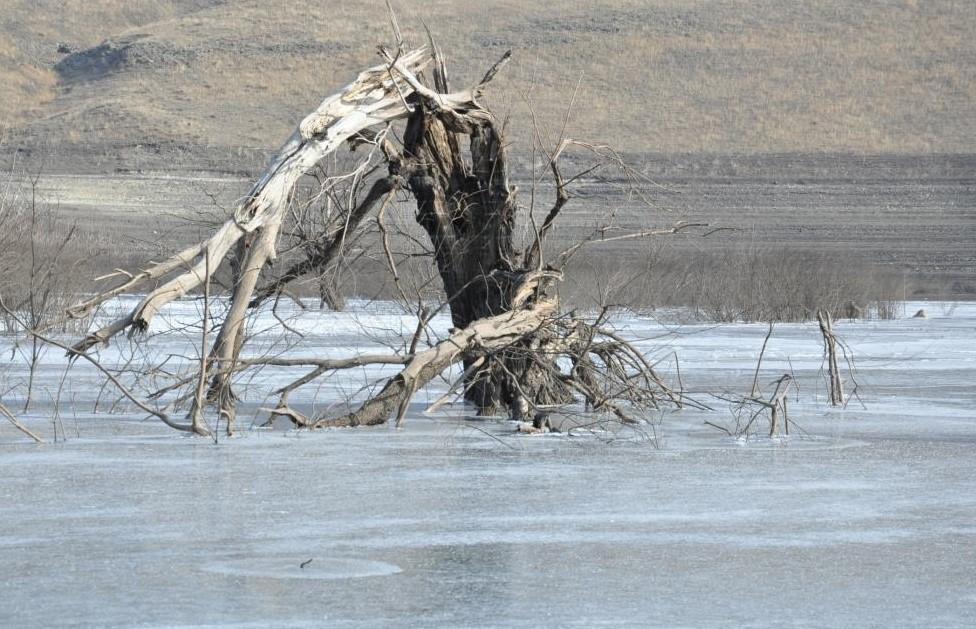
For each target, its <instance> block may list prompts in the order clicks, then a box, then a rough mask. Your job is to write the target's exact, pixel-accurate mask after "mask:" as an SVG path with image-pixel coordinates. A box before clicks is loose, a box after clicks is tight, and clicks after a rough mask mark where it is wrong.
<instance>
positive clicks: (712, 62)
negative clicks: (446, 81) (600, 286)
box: [0, 0, 976, 153]
mask: <svg viewBox="0 0 976 629" xmlns="http://www.w3.org/2000/svg"><path fill="white" fill-rule="evenodd" d="M7 4H8V6H7V7H6V8H5V12H4V13H5V15H4V17H3V18H0V19H2V22H0V29H2V32H4V34H7V35H9V36H10V39H9V41H10V42H12V43H10V44H7V45H5V46H4V49H2V50H0V79H6V82H7V83H8V84H9V85H12V88H11V89H10V90H8V92H7V94H8V95H7V96H5V97H4V98H5V100H4V104H5V105H6V109H5V110H4V111H5V112H6V116H7V118H8V119H10V120H12V121H14V122H16V123H17V124H19V125H28V126H29V129H27V132H28V133H29V134H32V135H33V136H37V135H42V136H48V137H50V136H63V135H64V134H66V132H67V130H68V128H72V129H73V131H74V135H73V137H74V141H75V142H78V143H86V142H100V143H104V142H122V143H124V142H129V143H133V144H135V143H140V142H145V141H147V140H153V141H173V142H177V143H184V144H190V145H216V146H218V147H235V146H241V145H243V146H260V147H274V146H276V145H277V144H278V143H279V142H280V141H281V139H282V138H283V137H284V136H285V135H287V132H288V131H289V129H290V128H291V125H292V124H293V123H294V122H295V120H296V119H297V118H298V117H300V116H301V115H302V114H303V112H305V111H307V110H308V109H309V107H310V106H311V105H312V104H314V103H316V102H317V101H318V100H319V99H320V98H321V97H322V96H323V95H324V94H325V93H326V92H327V91H328V90H329V89H330V88H331V87H334V86H335V85H337V84H341V83H344V82H346V81H347V80H348V79H349V78H350V77H351V76H352V74H353V73H354V72H355V71H356V70H357V69H358V68H360V67H362V66H363V65H364V64H366V63H367V62H369V61H371V60H372V52H371V51H372V49H373V45H374V44H375V43H377V42H379V41H381V40H383V39H385V38H386V36H387V33H386V31H387V27H386V17H385V9H384V6H383V3H382V2H380V1H379V0H371V1H368V2H358V1H356V2H353V1H351V0H343V1H338V2H330V3H328V4H327V5H318V4H315V3H307V2H297V1H294V0H288V1H284V2H274V3H268V2H263V1H258V0H245V1H238V2H227V3H220V2H210V1H207V0H141V1H134V2H130V1H126V2H122V1H121V0H92V1H87V2H82V1H81V0H72V1H70V2H53V1H51V2H47V1H41V2H39V1H38V0H12V1H10V2H8V3H7ZM401 4H403V3H401ZM401 14H402V16H401V17H402V22H403V24H404V27H405V30H406V32H407V35H408V36H409V37H410V39H411V40H414V41H419V40H421V39H422V35H421V33H422V30H421V25H420V19H426V20H427V21H428V22H429V23H430V24H431V26H432V29H433V30H434V32H435V34H436V35H437V36H438V37H439V39H440V41H441V43H442V44H443V47H444V48H445V49H446V50H447V51H448V52H449V54H450V56H451V57H452V67H453V68H454V76H455V78H456V80H457V81H458V82H460V81H470V80H472V79H473V78H475V77H476V76H479V75H480V72H481V71H482V70H483V68H484V67H486V66H487V65H489V64H490V63H491V62H492V61H493V60H494V59H495V58H496V57H497V56H498V55H500V54H501V53H502V52H503V51H504V50H506V49H507V48H513V49H514V50H515V60H514V62H513V64H512V65H511V67H510V68H509V69H508V70H507V71H506V73H505V76H504V77H503V80H502V81H500V82H499V86H498V88H497V89H496V90H495V91H494V95H493V98H494V101H495V102H494V103H493V106H494V107H495V108H496V110H499V111H504V110H506V109H512V110H522V111H524V109H525V107H526V104H525V102H524V100H523V96H524V95H527V96H528V98H529V99H531V102H532V103H533V106H534V107H535V108H536V110H537V113H538V114H539V118H540V119H541V120H544V121H557V120H561V119H562V115H563V113H564V111H565V109H566V107H567V105H568V101H569V100H570V94H571V92H572V90H573V87H574V86H575V85H576V83H577V80H580V94H579V96H578V98H577V106H576V110H575V112H574V115H573V118H572V122H571V133H572V134H574V135H576V136H578V137H587V138H599V139H601V140H606V141H609V142H611V143H613V144H614V145H616V146H617V147H619V148H621V149H623V150H629V151H638V152H643V151H657V152H716V153H730V152H732V153H749V152H821V151H835V152H869V153H883V152H899V153H929V152H944V153H953V152H973V151H974V150H976V125H974V124H972V120H976V44H974V43H973V38H972V36H971V35H972V33H973V32H976V12H974V11H972V8H971V6H970V5H969V3H966V2H951V1H935V2H917V3H916V2H901V3H893V2H861V3H849V2H846V1H841V0H825V1H822V2H817V3H796V2H791V1H789V0H768V1H764V2H751V3H731V2H703V1H701V2H678V1H677V0H654V1H649V2H646V1H639V2H638V1H628V0H612V1H609V2H595V3H588V4H585V5H583V4H580V3H578V2H575V1H571V0H553V1H551V2H546V3H514V2H499V1H490V2H486V1H483V0H477V1H476V0H457V1H454V2H443V1H441V2H428V3H424V5H423V6H413V5H410V6H407V5H405V4H403V6H402V7H401ZM133 35H144V37H141V38H139V39H137V40H134V41H132V42H131V43H130V45H129V48H127V49H126V51H125V52H124V54H122V60H121V61H120V63H119V64H118V65H117V67H113V68H111V69H110V70H109V71H108V72H106V73H104V74H103V75H100V76H98V77H97V78H95V77H94V74H93V75H92V78H93V80H84V74H83V73H82V74H80V75H78V76H75V77H74V78H70V80H69V78H67V77H65V76H64V73H62V77H61V78H62V85H61V86H60V87H58V88H57V89H56V90H55V87H54V86H53V84H52V83H51V80H52V77H53V76H55V74H56V73H55V64H56V63H57V62H59V61H61V60H62V56H60V55H57V54H56V52H55V49H56V44H57V42H59V41H64V42H66V43H68V44H69V45H71V46H72V47H73V48H74V49H75V50H81V51H83V50H85V49H90V48H92V47H95V46H97V45H98V44H99V43H101V42H102V41H103V40H107V39H111V40H113V41H116V42H119V41H122V40H124V39H125V38H127V37H132V36H133ZM25 68H29V69H27V70H25ZM62 69H63V67H62ZM12 78H13V79H14V80H11V79H12ZM69 88H70V89H69ZM516 118H521V116H516ZM526 132H527V129H526V128H525V127H524V126H523V127H515V128H514V129H513V130H512V133H513V136H515V137H516V139H518V136H519V135H524V134H525V133H526Z"/></svg>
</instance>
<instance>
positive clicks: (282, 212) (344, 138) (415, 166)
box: [69, 42, 689, 434]
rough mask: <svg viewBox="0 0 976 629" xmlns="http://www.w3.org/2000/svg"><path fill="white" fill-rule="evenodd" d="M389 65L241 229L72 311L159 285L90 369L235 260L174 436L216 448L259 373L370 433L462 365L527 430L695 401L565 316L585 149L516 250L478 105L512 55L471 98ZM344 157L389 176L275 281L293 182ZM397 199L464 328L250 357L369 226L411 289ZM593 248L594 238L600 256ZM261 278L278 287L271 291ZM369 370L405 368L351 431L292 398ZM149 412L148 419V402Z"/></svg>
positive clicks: (595, 330) (264, 191) (470, 380)
mask: <svg viewBox="0 0 976 629" xmlns="http://www.w3.org/2000/svg"><path fill="white" fill-rule="evenodd" d="M380 54H381V56H382V58H383V63H382V64H381V65H378V66H376V67H374V68H371V69H369V70H367V71H365V72H363V73H362V74H360V75H359V77H358V78H357V79H356V81H354V82H353V83H352V84H350V85H349V86H347V87H346V88H345V89H344V90H343V91H341V92H340V93H338V94H336V95H334V96H331V97H329V98H327V99H326V100H325V101H324V102H323V103H322V105H321V106H320V107H319V108H318V109H317V110H316V111H315V112H313V113H312V114H310V115H309V116H307V117H306V118H305V119H304V120H303V121H302V123H301V124H300V125H299V127H298V129H297V130H296V131H295V132H294V133H293V134H292V136H291V138H290V139H289V140H288V142H287V143H286V144H285V145H284V146H283V147H282V149H281V150H280V151H279V152H278V154H277V155H276V157H275V158H274V159H273V160H272V161H271V164H270V165H269V167H268V169H267V170H266V171H265V173H264V175H263V176H262V177H261V178H260V179H259V180H258V181H257V182H256V183H255V184H254V186H253V187H252V189H251V191H250V193H249V194H248V195H247V197H246V198H245V199H244V201H243V202H242V203H241V204H240V206H239V207H237V208H236V210H235V211H234V213H233V216H232V217H231V218H230V219H229V220H228V221H227V222H226V223H225V224H224V225H223V226H222V227H221V228H220V229H219V230H217V232H216V233H215V234H214V235H213V236H212V237H211V238H209V239H207V240H206V241H204V242H201V243H199V244H197V245H194V246H192V247H189V248H187V249H186V250H184V251H182V252H180V253H178V254H176V255H174V256H173V257H172V258H170V259H168V260H166V261H164V262H162V263H158V264H154V265H151V266H149V267H148V268H147V269H145V270H142V271H139V272H136V273H127V272H124V271H119V272H118V273H117V274H116V275H115V276H116V277H118V276H121V277H122V278H123V281H122V282H120V283H119V284H117V285H116V286H114V287H112V288H109V289H107V290H103V291H101V292H100V293H98V294H97V295H95V296H94V297H92V298H90V299H88V300H86V301H85V302H82V303H80V304H78V305H76V306H74V307H72V308H71V309H70V310H69V314H70V315H72V316H82V315H85V314H88V313H90V312H91V311H92V310H93V309H94V308H96V307H97V306H98V305H100V304H102V303H104V302H105V301H106V300H108V299H111V298H113V297H116V296H118V295H121V294H123V293H126V292H131V291H133V290H136V289H139V288H140V287H143V286H145V285H146V284H148V283H152V282H159V281H162V284H160V285H158V286H156V287H154V288H152V290H150V292H149V293H148V294H147V295H146V296H145V297H144V298H143V299H142V300H141V301H140V303H139V304H138V305H137V306H136V307H135V308H134V309H132V310H131V311H130V312H128V313H127V314H126V315H125V316H124V317H121V318H119V319H117V320H115V321H113V322H111V323H109V324H107V325H105V326H104V327H102V328H101V329H99V330H96V331H95V332H93V333H91V334H90V335H88V336H87V337H86V338H85V339H83V340H82V341H80V342H79V343H77V344H76V345H75V346H74V347H73V348H72V351H73V352H74V353H75V354H77V355H82V356H84V357H85V358H86V359H87V360H89V361H91V360H92V359H91V357H90V356H89V355H88V354H87V352H88V350H89V349H90V348H92V347H93V346H95V345H96V344H99V343H104V342H108V341H109V340H110V339H111V338H112V337H113V336H115V335H117V334H119V333H121V332H123V331H127V330H128V331H139V330H144V329H146V328H147V326H148V324H149V322H150V321H151V320H152V318H153V316H154V315H155V314H156V313H158V312H159V311H160V310H161V309H162V308H163V307H165V305H166V304H168V303H169V302H171V301H173V300H174V299H178V298H180V297H183V296H185V295H187V293H189V292H190V291H192V290H196V289H198V288H199V287H201V286H203V285H207V281H208V280H209V278H210V277H211V276H212V275H213V274H214V273H215V272H216V270H217V268H218V266H219V265H220V264H221V263H222V262H223V263H224V264H227V263H228V262H233V263H234V264H233V265H232V267H233V268H234V282H233V289H232V292H231V294H230V296H229V299H230V306H229V309H228V311H227V314H226V315H225V318H224V320H223V322H222V323H221V325H220V328H219V330H218V331H217V335H216V339H215V340H214V342H213V344H212V346H211V349H210V358H209V359H208V360H201V361H200V364H201V365H203V367H202V369H204V371H205V373H202V374H197V375H195V376H191V377H189V378H186V379H184V380H183V381H181V382H180V383H178V384H179V385H180V386H186V387H188V388H190V389H191V393H190V394H189V395H188V396H187V399H191V400H196V403H195V404H194V407H193V408H191V410H190V414H189V415H190V417H191V418H193V421H192V422H191V423H190V424H179V423H177V422H173V421H172V420H171V419H170V416H169V414H168V413H166V412H163V411H161V410H160V411H155V410H151V409H150V410H149V412H151V413H152V414H154V415H156V416H158V417H160V418H161V419H163V420H164V421H166V423H168V424H169V425H172V426H174V427H178V428H181V429H184V430H190V431H192V432H196V433H198V434H207V433H209V432H210V429H209V427H208V426H207V425H206V424H205V423H204V422H203V421H202V420H201V419H200V418H201V409H200V408H199V407H200V405H201V404H208V403H213V404H215V405H216V408H217V410H218V413H219V416H218V417H219V418H222V419H224V421H225V422H226V425H227V430H228V431H231V430H232V429H233V425H234V417H235V407H236V405H235V396H234V392H233V390H232V387H231V383H232V382H233V378H234V377H235V375H237V374H240V373H242V372H244V371H247V370H251V369H255V368H259V367H260V368H266V367H281V368H289V367H298V366H306V367H309V368H310V371H309V372H308V373H306V374H305V375H304V376H302V377H301V378H299V379H297V380H295V381H293V382H292V383H290V384H289V385H287V386H285V387H282V388H281V389H279V390H278V392H277V393H278V394H279V396H280V398H279V403H278V405H277V407H276V408H275V409H273V411H272V413H273V414H275V415H278V416H285V417H289V418H290V419H291V420H292V421H294V422H295V423H296V424H297V425H300V426H305V427H314V428H320V427H330V426H359V425H372V424H377V423H382V422H385V421H387V420H388V419H389V418H391V417H394V416H395V417H396V418H397V420H398V421H400V420H402V418H403V417H404V415H405V413H406V409H407V405H408V403H409V401H410V399H411V398H412V396H413V394H414V393H415V392H416V391H417V390H419V389H420V388H422V387H424V386H425V385H426V384H427V383H429V382H430V381H431V379H433V378H434V377H435V376H437V375H439V374H441V373H442V372H444V371H445V370H446V369H448V368H449V367H450V366H452V365H454V364H458V363H461V364H462V365H463V370H462V371H463V375H462V376H461V379H460V381H459V382H457V383H456V385H455V387H452V389H456V390H459V391H463V392H464V393H463V395H464V398H465V399H467V400H468V401H469V402H471V403H473V404H474V405H475V406H476V408H477V409H478V411H479V412H480V413H482V414H494V413H499V412H507V413H508V414H509V415H510V416H511V417H513V418H515V419H525V418H526V417H527V416H529V417H532V416H536V415H537V413H536V410H537V409H539V408H540V407H548V406H551V405H553V404H570V403H573V402H574V401H575V400H578V399H582V400H585V401H586V403H587V405H588V407H589V408H590V410H591V411H592V412H600V413H609V414H611V415H613V416H614V417H616V418H618V419H619V420H621V421H625V422H635V421H638V420H639V418H640V417H641V415H642V413H643V412H645V411H646V410H648V409H651V408H657V407H658V406H659V404H662V403H663V404H680V403H681V398H680V397H678V396H676V395H675V394H674V393H672V392H671V391H670V389H669V388H668V387H667V385H666V384H665V383H664V381H663V379H662V378H661V377H660V376H659V375H658V374H657V373H656V372H655V371H654V369H653V367H652V365H650V364H649V363H648V362H647V360H646V359H645V358H644V356H643V355H641V353H640V351H638V350H637V349H636V348H635V347H633V346H632V345H630V344H629V343H628V342H627V341H626V340H624V339H622V338H620V337H619V336H618V335H616V334H615V333H614V332H613V331H612V330H610V329H608V328H607V327H606V326H604V325H602V324H601V323H600V321H597V322H595V323H588V322H586V321H584V320H583V319H581V318H580V317H578V316H575V315H571V314H565V313H561V312H560V309H559V304H558V301H557V298H556V294H555V290H554V287H555V284H556V283H557V282H559V281H560V280H561V279H562V277H563V271H562V267H563V266H564V264H565V262H566V260H568V259H569V258H570V257H571V256H572V254H573V253H574V252H575V251H576V250H577V249H578V247H572V248H571V249H570V250H568V251H565V252H563V253H562V254H560V255H559V256H557V258H556V259H554V260H550V261H548V262H547V261H546V259H545V256H544V242H545V238H546V235H547V234H548V232H549V231H550V228H551V227H552V225H553V224H554V222H555V221H556V219H557V218H558V216H559V214H560V211H561V209H562V208H563V206H564V205H565V204H566V202H567V201H568V200H569V195H568V193H567V189H566V185H567V183H566V180H564V179H563V178H562V176H561V175H560V172H559V166H558V163H557V162H558V158H559V155H560V154H561V153H562V152H563V150H564V149H565V148H566V147H568V146H570V145H574V144H575V145H580V146H584V147H585V146H588V145H583V144H582V143H573V141H571V140H567V139H565V138H561V139H560V141H559V143H558V145H557V146H556V147H554V149H553V150H552V151H551V152H550V153H549V156H550V167H551V170H552V173H553V177H554V182H555V185H556V191H557V198H556V201H555V203H554V205H553V207H552V208H551V209H550V210H549V212H548V214H547V215H546V217H545V220H544V222H543V223H542V224H541V226H538V227H536V228H535V229H534V237H533V238H532V241H531V242H529V243H528V244H527V245H523V246H519V244H518V243H517V242H516V239H515V237H514V233H515V226H516V224H517V220H518V213H519V210H520V207H519V203H518V199H517V195H516V191H515V189H514V187H513V186H512V185H511V184H510V182H509V175H508V164H507V156H506V146H505V142H504V139H503V137H502V133H501V129H500V126H499V124H498V122H497V121H496V120H495V118H494V116H493V115H492V114H491V112H490V111H489V110H488V109H487V108H486V107H485V106H484V105H483V104H482V103H481V102H480V98H481V93H482V90H483V89H484V87H485V86H486V85H487V84H488V83H489V82H490V81H491V80H492V78H493V77H494V76H495V75H496V74H497V72H498V71H499V70H500V69H501V68H502V67H503V66H504V65H505V63H506V62H507V60H508V58H509V54H506V55H505V56H504V57H503V58H502V59H501V60H500V61H499V62H498V63H496V64H495V65H494V66H493V67H492V68H490V69H489V70H488V72H487V73H486V74H485V75H484V77H483V78H482V79H481V80H480V81H479V82H478V83H477V84H475V85H474V86H473V87H471V88H468V89H463V90H460V91H453V92H452V91H451V90H450V88H449V85H448V81H447V72H446V69H445V63H444V58H443V56H442V55H441V53H440V51H439V50H438V48H437V47H436V45H434V43H433V42H431V43H430V45H429V46H428V47H426V48H420V49H416V50H411V51H406V50H404V48H403V46H402V44H401V45H400V46H399V47H398V48H397V50H395V51H390V50H387V49H384V48H381V49H380ZM425 77H429V79H428V78H425ZM404 119H405V120H406V122H405V127H404V128H403V130H402V132H401V133H394V132H392V131H391V129H392V127H391V125H392V124H393V123H394V122H396V121H398V120H404ZM398 137H402V142H399V141H398V140H397V138H398ZM343 144H347V145H368V146H369V147H370V151H371V155H373V154H375V155H381V159H382V163H383V164H385V170H386V173H385V175H382V176H378V177H376V178H374V179H373V180H372V183H371V184H369V185H366V184H365V181H366V180H365V178H362V179H361V180H359V181H360V184H357V185H360V189H361V190H365V194H363V195H361V196H360V197H357V198H358V199H359V200H358V201H357V202H356V203H352V204H349V206H348V207H347V208H346V210H345V213H344V214H343V219H342V220H341V221H339V222H338V223H334V224H332V226H331V227H329V228H328V229H326V230H325V231H323V232H322V233H321V234H320V237H317V241H316V243H315V245H314V246H304V247H302V251H303V252H304V257H303V258H301V259H300V260H299V261H298V262H296V263H295V264H293V265H291V266H289V267H288V268H287V269H286V270H285V271H284V273H282V274H279V275H276V276H270V275H271V274H270V273H268V263H269V261H271V260H273V259H274V258H275V257H276V255H277V253H278V245H279V243H280V238H281V235H282V230H283V228H284V227H283V226H284V225H285V223H286V217H287V214H288V212H287V210H288V207H289V199H290V197H291V196H292V192H293V189H294V188H295V185H296V183H297V182H298V181H299V179H300V178H301V177H302V176H303V175H304V174H306V173H308V172H309V171H311V170H312V169H313V168H314V167H315V166H316V165H317V164H318V163H319V162H320V161H321V160H322V159H323V157H325V156H326V155H328V154H330V153H332V152H333V151H335V150H336V149H337V148H338V147H339V146H341V145H343ZM591 148H592V147H591ZM400 192H402V193H409V194H410V195H411V196H412V197H413V199H414V200H415V203H416V208H417V211H416V220H417V222H418V223H419V225H420V226H421V227H422V228H423V230H424V232H425V233H426V235H427V237H428V239H429V243H428V245H429V251H430V254H431V255H432V257H433V261H434V263H435V264H436V268H437V271H438V274H439V276H440V279H441V281H442V289H443V294H444V295H445V301H444V304H442V307H446V308H447V309H448V310H449V312H450V315H451V320H452V322H453V328H452V330H451V333H450V336H449V337H448V338H445V339H442V340H440V341H439V342H435V343H433V344H431V345H430V346H429V347H426V348H424V347H422V346H421V343H420V339H421V337H422V334H421V333H422V331H424V330H425V326H427V324H428V323H429V321H430V313H431V312H433V310H432V311H428V310H426V309H424V308H421V309H420V310H418V328H417V332H416V334H415V335H414V337H413V339H412V340H411V341H410V342H409V344H408V346H405V349H404V351H402V352H398V353H391V354H389V355H380V356H367V357H356V358H351V359H338V360H337V359H294V360H292V359H287V358H245V357H242V356H241V349H242V345H243V343H244V340H245V323H246V321H245V315H246V313H247V310H248V308H249V307H254V306H256V305H258V304H260V303H261V302H262V301H264V300H266V299H268V298H270V297H272V296H274V295H277V294H279V293H280V292H281V291H282V290H284V288H285V286H286V285H287V284H288V283H289V282H291V281H293V280H295V279H298V278H301V277H304V276H308V275H309V274H314V273H319V274H321V273H322V272H323V271H325V270H327V269H328V268H329V266H330V265H332V264H334V263H335V262H336V260H337V258H338V256H341V255H342V254H343V251H344V250H345V249H344V247H345V246H346V244H347V243H348V242H349V241H350V239H351V237H352V235H353V234H354V233H355V232H356V230H357V229H359V227H360V226H361V224H362V223H363V221H364V220H365V218H366V217H367V216H368V215H370V214H371V213H374V212H375V213H376V217H377V218H376V222H377V224H378V226H379V228H380V230H381V231H383V248H384V250H385V251H384V253H385V256H384V257H385V259H386V260H387V261H388V264H389V271H390V273H391V274H392V276H393V278H394V281H397V280H398V277H399V276H398V271H397V268H396V263H395V261H394V256H393V255H392V253H391V250H390V245H389V240H388V238H387V236H388V234H387V233H386V231H385V227H384V219H383V216H384V212H385V210H386V208H387V207H388V206H389V205H390V204H391V203H392V202H393V200H394V199H395V196H396V195H397V194H398V193H400ZM533 225H534V221H533ZM686 227H689V226H688V225H686V224H679V225H676V226H674V227H671V228H666V229H662V230H645V231H642V232H639V233H634V234H625V235H619V236H615V238H628V237H647V236H653V235H657V234H663V233H675V232H677V231H680V230H682V229H684V228H686ZM601 237H602V236H601ZM593 239H597V238H596V237H595V236H594V237H593V238H591V239H589V240H593ZM611 239H613V238H611ZM305 244H306V245H308V243H305ZM269 276H270V277H269ZM262 277H265V278H266V279H265V280H264V283H263V284H262V283H261V280H262ZM401 294H402V290H401ZM208 295H209V294H208ZM434 310H436V309H434ZM204 338H206V337H205V336H204ZM561 358H564V359H566V360H560V359H561ZM363 364H399V365H403V368H402V370H401V371H400V372H399V373H398V374H397V375H395V376H393V377H392V378H390V379H389V380H388V381H387V382H386V383H385V385H383V386H382V387H381V388H380V390H379V393H377V394H376V395H373V396H372V397H370V398H369V399H367V400H366V401H365V402H364V403H363V404H362V405H361V406H359V407H358V408H355V409H351V410H349V411H348V412H346V413H344V414H341V415H339V416H334V417H330V416H325V417H306V416H305V415H303V414H302V413H300V412H298V411H295V410H294V409H292V408H290V407H289V406H288V396H289V394H290V393H291V392H293V391H294V390H295V389H297V388H299V387H301V386H304V385H306V384H308V383H310V382H313V381H315V380H317V379H319V378H323V377H328V375H329V374H331V373H334V372H335V371H337V370H340V369H346V368H352V367H356V366H361V365H363ZM566 365H571V367H570V368H568V369H567V368H566ZM204 381H208V382H209V391H208V394H207V396H206V397H205V398H204V396H202V395H200V389H199V387H200V383H201V382H204ZM174 386H175V385H174ZM194 390H195V393H194ZM140 408H143V410H147V408H148V407H147V405H146V404H145V403H142V405H140Z"/></svg>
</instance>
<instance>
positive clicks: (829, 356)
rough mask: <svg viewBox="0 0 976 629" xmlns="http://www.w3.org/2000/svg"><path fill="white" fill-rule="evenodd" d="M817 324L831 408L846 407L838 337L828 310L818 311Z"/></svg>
mask: <svg viewBox="0 0 976 629" xmlns="http://www.w3.org/2000/svg"><path fill="white" fill-rule="evenodd" d="M817 323H819V324H820V334H821V336H823V345H824V360H825V361H826V362H827V381H828V385H827V388H828V390H829V392H830V404H831V406H843V405H844V380H843V379H842V378H841V375H840V367H839V363H838V361H837V336H836V335H835V334H834V329H833V322H832V321H831V318H830V313H829V312H828V311H826V310H818V311H817Z"/></svg>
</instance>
